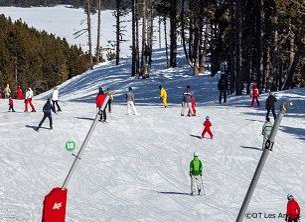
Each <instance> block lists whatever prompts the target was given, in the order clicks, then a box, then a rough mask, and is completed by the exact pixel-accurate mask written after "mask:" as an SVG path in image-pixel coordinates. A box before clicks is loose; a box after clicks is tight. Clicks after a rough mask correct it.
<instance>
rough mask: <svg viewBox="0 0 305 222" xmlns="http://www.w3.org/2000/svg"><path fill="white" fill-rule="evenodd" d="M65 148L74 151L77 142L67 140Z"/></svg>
mask: <svg viewBox="0 0 305 222" xmlns="http://www.w3.org/2000/svg"><path fill="white" fill-rule="evenodd" d="M65 148H66V150H67V151H69V152H72V151H73V150H74V149H75V142H74V141H72V140H69V141H67V142H66V145H65Z"/></svg>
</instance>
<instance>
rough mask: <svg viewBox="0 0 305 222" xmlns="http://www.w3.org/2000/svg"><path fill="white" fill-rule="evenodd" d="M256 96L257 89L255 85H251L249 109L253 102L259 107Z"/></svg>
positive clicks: (257, 93)
mask: <svg viewBox="0 0 305 222" xmlns="http://www.w3.org/2000/svg"><path fill="white" fill-rule="evenodd" d="M258 95H259V91H258V88H257V86H256V85H255V84H253V86H252V90H251V97H252V101H251V107H253V106H254V100H256V104H257V106H258V107H259V101H258Z"/></svg>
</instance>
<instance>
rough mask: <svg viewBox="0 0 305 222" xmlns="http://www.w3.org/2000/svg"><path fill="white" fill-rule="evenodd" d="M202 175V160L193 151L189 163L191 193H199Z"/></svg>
mask: <svg viewBox="0 0 305 222" xmlns="http://www.w3.org/2000/svg"><path fill="white" fill-rule="evenodd" d="M201 176H202V162H201V160H200V159H199V155H198V153H197V152H195V153H194V158H193V160H192V161H191V163H190V177H191V195H194V193H197V194H198V195H200V193H201V182H200V180H202V178H201Z"/></svg>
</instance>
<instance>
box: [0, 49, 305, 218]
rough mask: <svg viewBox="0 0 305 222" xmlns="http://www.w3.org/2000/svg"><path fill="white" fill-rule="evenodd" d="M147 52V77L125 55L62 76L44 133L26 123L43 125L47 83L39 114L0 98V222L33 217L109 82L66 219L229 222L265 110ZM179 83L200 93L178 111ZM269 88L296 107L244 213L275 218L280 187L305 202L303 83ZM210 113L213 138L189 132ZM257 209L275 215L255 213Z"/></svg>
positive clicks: (60, 176) (252, 162)
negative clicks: (104, 112)
mask: <svg viewBox="0 0 305 222" xmlns="http://www.w3.org/2000/svg"><path fill="white" fill-rule="evenodd" d="M155 53H156V54H155V57H154V59H155V62H156V65H155V66H154V67H153V70H152V75H151V78H150V79H148V80H137V79H136V80H134V79H133V78H131V77H129V69H130V60H124V61H123V62H122V65H120V66H119V67H113V66H112V63H106V64H103V65H101V66H100V67H97V68H96V69H95V70H93V71H88V72H86V73H84V74H82V75H80V76H77V77H75V78H73V79H72V80H70V81H68V82H66V83H64V84H62V85H61V89H60V90H61V93H62V100H64V101H65V102H64V103H61V105H62V109H63V112H62V113H59V114H58V115H54V129H53V130H52V131H50V130H48V129H41V130H40V131H39V132H36V131H34V130H33V129H32V128H31V127H32V126H36V125H37V124H38V123H39V121H40V119H41V117H42V115H43V114H42V112H41V109H42V106H43V104H44V102H45V99H46V98H47V97H49V96H50V92H47V93H45V94H43V95H39V96H37V97H36V100H35V101H34V103H35V105H36V106H37V110H38V112H37V113H23V112H22V111H23V101H15V106H16V107H15V109H16V110H17V111H18V112H17V113H8V112H6V110H7V109H8V104H7V103H8V101H7V100H0V111H1V113H0V147H1V152H0V169H1V170H0V198H1V201H0V221H4V222H17V221H20V222H40V221H41V212H42V201H43V198H44V195H46V194H47V193H48V192H49V191H50V189H51V188H52V187H56V186H61V185H62V183H63V180H64V178H65V176H66V174H67V172H68V170H69V168H70V166H71V163H72V161H73V156H71V153H69V152H67V151H65V149H64V144H65V142H66V141H67V140H70V139H72V140H74V141H75V142H76V144H77V149H78V148H79V147H80V145H81V142H82V141H83V139H84V137H85V135H86V133H87V131H88V129H89V127H90V125H91V123H92V120H93V117H94V115H95V105H94V97H95V94H96V92H97V89H98V87H99V86H102V87H104V88H106V87H107V86H109V87H110V88H112V89H117V95H116V97H115V98H114V108H113V113H112V114H111V117H110V118H109V122H108V123H107V124H102V123H99V124H98V125H97V128H96V130H95V132H94V133H93V136H92V138H91V140H90V142H89V145H88V147H87V148H86V150H85V151H84V155H83V157H82V159H81V161H80V164H79V165H78V168H77V170H76V172H75V174H74V175H73V177H72V179H71V181H70V184H69V185H68V190H69V191H68V211H67V218H66V221H67V222H101V221H107V222H125V221H126V222H127V221H128V222H135V221H138V222H140V221H141V222H144V221H145V222H148V221H149V222H163V221H164V222H165V221H166V222H168V221H171V222H172V221H173V222H192V221H203V222H232V221H235V219H236V216H237V214H238V211H239V208H240V206H241V202H242V200H243V198H244V196H245V193H246V190H247V187H248V185H249V183H250V180H251V177H252V175H253V172H254V170H255V167H256V164H257V162H258V160H259V157H260V155H261V153H262V152H261V151H260V150H258V149H259V148H260V147H261V143H262V136H261V134H260V133H261V127H262V125H263V122H264V115H265V111H264V109H263V108H261V109H259V108H254V109H251V108H249V97H248V96H246V95H244V96H241V97H231V98H229V102H228V104H226V105H219V104H217V91H216V82H217V77H213V78H212V77H211V76H209V75H203V76H199V77H191V75H190V74H191V70H190V69H189V68H188V67H187V66H180V67H181V68H177V69H165V68H164V67H165V64H164V58H163V53H162V52H161V51H156V52H155ZM158 53H159V54H158ZM180 53H181V52H180ZM180 56H181V57H182V55H180ZM158 61H159V63H158ZM179 63H180V65H181V64H183V61H182V60H181V59H180V60H179ZM160 83H161V84H164V85H165V86H166V88H167V89H168V92H169V100H170V104H171V107H170V108H168V109H164V108H162V106H161V104H160V101H159V99H158V97H159V95H158V93H159V91H158V85H159V84H160ZM187 84H189V85H191V87H192V88H193V90H195V93H196V95H197V96H196V98H197V101H198V104H197V105H198V108H197V109H198V116H197V117H192V118H189V117H181V116H180V111H181V104H180V100H181V93H182V92H183V89H184V88H185V86H186V85H187ZM129 86H132V87H133V88H134V93H135V97H136V105H137V109H138V111H139V113H140V115H139V116H128V115H126V113H127V110H126V106H125V104H124V93H125V92H126V90H127V88H128V87H129ZM276 97H277V98H278V99H279V100H280V101H279V102H278V103H277V107H278V106H279V104H280V103H281V102H283V101H286V100H292V101H293V102H294V103H295V107H294V108H292V109H291V110H289V111H288V113H287V115H286V116H285V118H284V119H283V122H282V125H281V128H280V130H279V132H278V134H277V137H276V142H275V147H274V151H273V152H272V153H271V154H270V155H269V158H268V160H267V163H266V165H265V168H264V171H263V173H262V176H261V178H260V180H259V182H258V186H257V189H256V191H255V193H254V197H253V198H252V201H251V204H250V206H249V209H248V212H250V213H251V214H249V215H250V216H249V217H251V218H249V219H245V221H249V222H250V221H251V222H252V221H253V222H255V221H268V222H270V221H274V222H277V221H283V219H282V218H278V217H279V214H280V213H285V207H286V194H287V193H292V194H293V195H294V196H295V197H296V199H297V201H298V202H299V203H300V205H301V208H302V210H303V209H304V206H305V200H304V195H305V188H304V187H305V186H304V172H305V159H304V156H305V151H304V147H305V146H304V144H305V128H304V116H305V105H304V104H305V103H304V102H305V91H304V89H297V90H292V91H288V92H279V93H276ZM265 99H266V95H262V96H261V100H262V101H264V100H265ZM206 115H209V116H210V117H211V121H212V124H213V127H212V130H213V132H214V134H215V139H214V140H210V139H203V140H201V139H198V138H197V137H198V136H199V135H200V133H201V130H202V122H203V120H204V117H205V116H206ZM26 126H27V127H26ZM44 126H46V127H48V122H46V123H45V125H44ZM194 151H198V152H199V154H200V158H201V159H202V161H203V165H204V175H203V180H204V186H205V190H206V194H207V195H206V196H190V195H189V193H190V178H189V175H188V167H189V162H190V161H191V159H192V154H193V152H194ZM252 213H254V214H252ZM255 213H262V214H263V215H262V216H261V217H272V216H273V215H275V217H276V218H252V217H255ZM264 213H265V214H264Z"/></svg>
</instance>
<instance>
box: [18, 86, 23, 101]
mask: <svg viewBox="0 0 305 222" xmlns="http://www.w3.org/2000/svg"><path fill="white" fill-rule="evenodd" d="M17 99H24V94H23V92H22V89H21V87H20V86H18V87H17Z"/></svg>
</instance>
